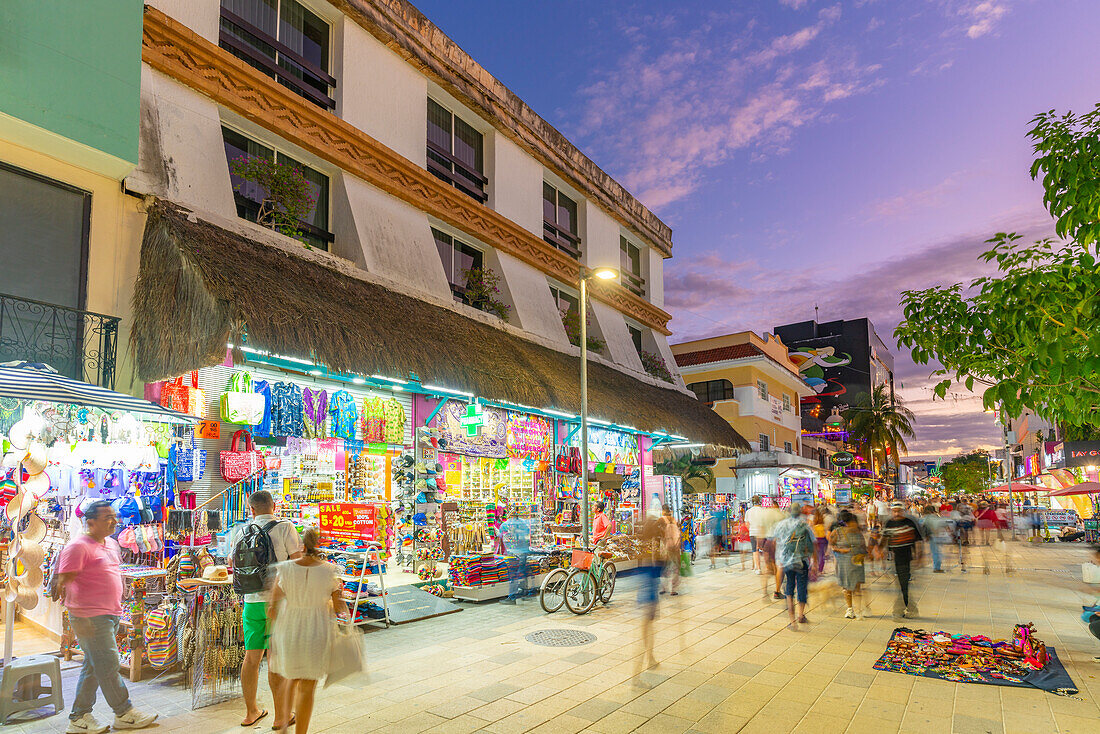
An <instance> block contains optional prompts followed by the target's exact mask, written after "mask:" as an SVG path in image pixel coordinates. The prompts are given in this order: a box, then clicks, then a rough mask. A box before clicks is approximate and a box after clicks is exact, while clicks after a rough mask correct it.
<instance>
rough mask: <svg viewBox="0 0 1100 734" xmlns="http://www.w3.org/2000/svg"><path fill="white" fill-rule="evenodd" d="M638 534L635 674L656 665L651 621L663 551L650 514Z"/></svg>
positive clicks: (657, 522)
mask: <svg viewBox="0 0 1100 734" xmlns="http://www.w3.org/2000/svg"><path fill="white" fill-rule="evenodd" d="M638 537H639V539H640V540H641V542H642V554H641V557H640V558H639V559H638V571H639V575H640V576H641V584H640V585H639V586H638V607H639V608H640V609H641V612H642V625H641V636H642V655H641V657H640V658H639V659H638V666H639V667H638V668H637V669H636V670H635V675H637V674H639V673H641V670H642V667H644V668H646V669H648V668H652V667H655V666H656V665H657V658H656V657H654V655H653V620H655V619H656V618H657V606H658V603H659V602H658V598H659V597H658V593H659V591H660V588H661V568H662V566H663V557H664V555H665V554H666V550H665V548H664V539H665V535H664V529H663V523H662V522H661V520H660V519H658V518H656V517H654V516H652V515H650V516H648V517H646V519H645V520H644V521H643V522H642V527H641V528H640V529H639V531H638Z"/></svg>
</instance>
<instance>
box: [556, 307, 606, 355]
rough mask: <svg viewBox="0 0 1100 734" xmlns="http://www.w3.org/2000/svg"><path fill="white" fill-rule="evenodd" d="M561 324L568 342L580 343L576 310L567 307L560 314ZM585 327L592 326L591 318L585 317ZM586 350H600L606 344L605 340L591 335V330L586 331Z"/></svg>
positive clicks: (577, 345)
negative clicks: (566, 309)
mask: <svg viewBox="0 0 1100 734" xmlns="http://www.w3.org/2000/svg"><path fill="white" fill-rule="evenodd" d="M561 325H562V326H564V327H565V335H566V336H567V337H569V343H570V344H572V345H573V346H575V347H579V346H580V345H581V319H580V316H579V315H578V314H577V312H576V311H574V310H572V309H569V310H568V311H565V312H564V313H562V315H561ZM585 326H586V327H589V328H590V327H591V326H592V319H591V318H589V319H586V321H585ZM586 342H587V344H588V351H590V352H602V351H603V350H604V347H606V346H607V342H605V341H604V340H603V339H601V338H599V337H598V336H593V335H592V333H591V332H589V333H588V339H587V340H586Z"/></svg>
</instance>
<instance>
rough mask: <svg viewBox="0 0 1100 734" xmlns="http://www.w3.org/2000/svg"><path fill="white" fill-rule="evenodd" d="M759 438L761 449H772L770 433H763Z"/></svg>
mask: <svg viewBox="0 0 1100 734" xmlns="http://www.w3.org/2000/svg"><path fill="white" fill-rule="evenodd" d="M758 438H759V439H760V450H761V451H768V450H770V449H771V442H770V441H768V434H766V433H761V434H760V435H759V436H758Z"/></svg>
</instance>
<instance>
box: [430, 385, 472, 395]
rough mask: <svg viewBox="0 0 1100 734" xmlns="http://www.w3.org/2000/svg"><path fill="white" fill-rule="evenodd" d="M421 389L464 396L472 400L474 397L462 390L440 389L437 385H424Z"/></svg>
mask: <svg viewBox="0 0 1100 734" xmlns="http://www.w3.org/2000/svg"><path fill="white" fill-rule="evenodd" d="M423 388H424V389H425V390H428V391H429V392H438V393H450V394H452V395H464V396H466V397H468V398H473V397H474V394H473V393H472V392H466V391H464V390H455V389H453V388H450V387H440V386H439V385H424V386H423Z"/></svg>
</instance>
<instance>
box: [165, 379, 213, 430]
mask: <svg viewBox="0 0 1100 734" xmlns="http://www.w3.org/2000/svg"><path fill="white" fill-rule="evenodd" d="M160 404H161V405H163V406H164V407H165V408H171V409H172V410H178V411H179V412H181V413H187V414H188V415H193V416H195V417H196V418H203V417H205V416H206V393H205V392H203V391H202V390H200V389H199V373H198V371H192V372H191V384H190V385H184V384H183V377H182V376H181V377H177V378H176V379H174V380H169V381H168V382H166V383H165V384H164V387H162V388H161V390H160Z"/></svg>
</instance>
